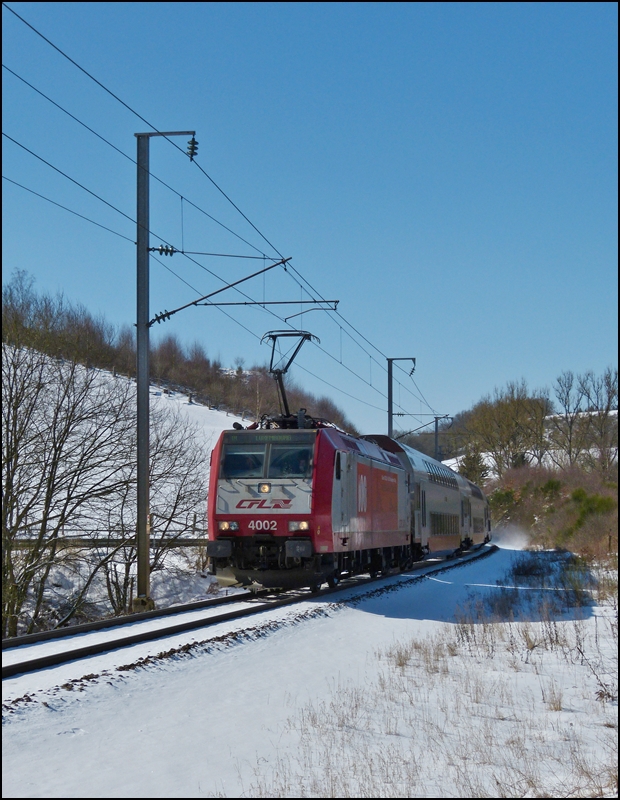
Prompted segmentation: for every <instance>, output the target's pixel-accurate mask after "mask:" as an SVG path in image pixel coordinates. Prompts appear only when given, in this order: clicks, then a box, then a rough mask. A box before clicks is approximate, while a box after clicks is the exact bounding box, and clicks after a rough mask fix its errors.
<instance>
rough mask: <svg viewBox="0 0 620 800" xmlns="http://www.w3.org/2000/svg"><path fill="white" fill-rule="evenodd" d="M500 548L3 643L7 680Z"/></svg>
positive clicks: (445, 566) (427, 570) (443, 566)
mask: <svg viewBox="0 0 620 800" xmlns="http://www.w3.org/2000/svg"><path fill="white" fill-rule="evenodd" d="M496 549H497V548H496V547H494V546H492V547H486V548H484V547H482V546H478V547H477V548H474V549H472V550H470V551H465V552H464V553H463V554H462V555H460V556H454V555H446V556H441V557H435V556H434V557H430V558H427V559H424V560H422V561H419V562H416V564H414V565H413V566H412V568H411V569H409V570H407V571H405V572H395V573H393V574H391V575H382V576H379V577H377V578H368V577H365V576H359V575H356V576H353V577H350V578H344V579H343V580H342V581H341V583H339V584H338V586H336V587H335V588H329V589H328V588H326V589H323V590H322V591H320V592H319V593H311V592H310V591H309V590H308V589H300V590H294V591H288V592H286V593H280V594H274V593H269V592H267V591H261V592H257V593H253V592H239V593H236V594H234V595H228V596H227V597H218V598H212V599H210V600H204V601H198V602H195V603H188V604H185V605H182V606H175V607H173V608H167V609H163V610H161V611H148V612H143V613H139V614H132V615H131V616H129V617H125V618H123V619H122V620H121V619H119V618H114V619H108V620H101V621H98V622H93V623H87V624H84V625H76V626H74V627H71V628H64V629H60V630H55V631H45V632H42V633H36V634H29V635H25V636H19V637H14V638H12V639H5V640H4V641H3V642H2V651H3V653H2V678H3V680H4V679H5V678H9V677H12V676H14V675H19V674H25V673H28V672H36V671H37V670H41V669H45V668H48V667H53V666H56V665H58V664H63V663H66V662H68V661H74V660H78V659H82V658H88V657H90V656H93V655H97V654H101V653H106V652H109V651H111V650H116V649H118V648H122V647H129V646H131V645H135V644H140V643H143V642H149V641H154V640H157V639H162V638H164V637H167V636H171V635H174V634H178V633H183V632H186V631H191V630H197V629H199V628H205V627H208V626H211V625H216V624H218V623H221V622H227V621H230V620H234V619H241V618H243V617H247V616H251V615H254V614H258V613H261V612H264V611H267V610H271V609H274V608H283V607H285V606H289V605H293V604H295V603H299V602H301V601H304V600H305V601H307V600H317V599H318V600H323V599H324V598H326V597H330V596H334V595H338V594H341V593H343V592H346V591H350V590H351V589H355V588H359V587H368V588H369V587H370V586H373V587H374V586H376V585H377V584H381V583H384V584H386V586H389V585H390V584H391V582H392V579H393V578H396V577H398V578H399V579H400V580H401V581H402V580H410V579H411V576H412V575H415V574H416V573H421V574H419V575H417V577H419V578H422V577H424V576H425V575H428V574H430V573H434V572H441V571H445V570H446V569H452V568H453V567H455V566H460V565H462V564H463V563H467V561H471V560H473V559H476V558H480V557H484V556H487V555H490V554H491V553H492V552H494V551H495V550H496ZM222 607H224V610H222Z"/></svg>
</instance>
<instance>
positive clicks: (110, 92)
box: [3, 3, 432, 410]
mask: <svg viewBox="0 0 620 800" xmlns="http://www.w3.org/2000/svg"><path fill="white" fill-rule="evenodd" d="M3 6H5V7H6V8H7V9H8V10H9V11H11V13H12V14H14V15H15V16H16V17H17V18H18V19H20V20H21V21H22V22H23V23H24V24H25V25H27V26H28V27H29V28H30V29H31V30H32V31H33V32H34V33H36V34H37V35H38V36H40V37H41V38H42V39H43V40H44V41H45V42H47V43H48V44H49V45H50V46H51V47H53V48H54V49H55V50H56V51H57V52H58V53H60V54H61V55H62V56H63V57H64V58H66V59H67V60H68V61H70V62H71V63H72V64H73V65H74V66H76V67H77V68H78V69H79V70H80V71H81V72H83V73H84V74H85V75H86V76H87V77H89V78H90V79H91V80H92V81H94V82H95V83H96V84H97V85H98V86H99V87H100V88H102V89H103V90H104V91H105V92H107V93H108V94H109V95H110V96H111V97H113V98H114V99H115V100H117V101H118V102H119V103H121V105H123V106H124V107H125V108H126V109H128V110H129V111H131V113H132V114H134V115H135V116H136V117H138V119H140V120H141V121H142V122H144V123H145V124H146V125H148V126H149V127H150V128H152V129H153V130H154V131H156V132H157V133H161V132H160V131H159V130H158V129H157V128H156V127H155V126H154V125H153V124H152V123H150V122H149V121H148V120H147V119H145V118H144V117H143V116H142V115H141V114H139V113H138V112H137V111H136V110H135V109H133V108H132V107H131V106H129V105H128V104H127V103H125V101H123V100H122V99H121V98H120V97H119V96H118V95H116V94H115V93H114V92H112V91H111V90H110V89H108V88H107V87H106V86H105V85H104V84H103V83H101V81H99V80H97V79H96V78H95V77H94V76H93V75H91V74H90V73H89V72H88V71H87V70H86V69H84V68H83V67H82V66H80V65H79V64H78V63H77V62H76V61H75V60H74V59H72V58H71V57H70V56H69V55H67V54H66V53H65V52H64V51H63V50H61V49H60V48H59V47H58V46H57V45H55V44H54V43H53V42H52V41H50V39H48V38H47V37H46V36H44V35H43V34H42V33H41V32H40V31H38V30H37V29H36V28H35V27H34V26H33V25H31V24H30V23H29V22H27V21H26V20H25V19H24V18H23V17H21V16H20V15H19V14H18V13H17V12H16V11H14V10H13V9H12V8H11V7H10V6H9V5H7V4H6V3H3ZM14 74H15V73H14ZM63 110H64V109H63ZM3 135H6V134H3ZM8 138H9V139H11V141H13V142H15V143H16V144H18V145H19V143H18V142H16V141H15V140H14V139H12V138H11V137H8ZM101 138H102V137H101ZM164 138H166V139H167V141H169V142H170V144H172V145H173V146H174V147H176V148H177V150H179V152H181V153H183V154H184V155H186V153H185V152H184V151H183V150H182V149H181V148H180V147H179V146H178V145H177V144H176V142H174V141H172V140H171V139H169V138H168V137H164ZM19 146H20V147H24V146H23V145H19ZM24 149H25V150H27V151H28V152H30V153H32V151H30V150H28V148H25V147H24ZM115 149H118V148H115ZM119 152H122V151H119ZM32 154H33V155H35V156H36V154H34V153H32ZM36 157H37V158H40V156H36ZM40 160H42V161H44V163H46V164H48V165H49V166H52V165H51V164H49V162H46V161H45V160H44V159H41V158H40ZM191 160H192V161H194V159H191ZM194 163H196V166H197V167H198V168H199V170H200V171H201V172H202V173H203V174H204V175H205V177H206V178H207V179H208V180H209V181H210V182H211V183H212V184H213V186H215V188H216V189H217V190H218V191H219V192H220V193H221V194H222V195H223V196H224V197H225V198H226V200H228V202H229V203H230V204H231V205H232V206H233V207H234V208H235V209H236V211H237V212H238V213H239V214H241V216H242V217H243V218H244V219H245V220H246V222H248V224H249V225H251V227H252V228H253V229H254V230H255V231H256V232H257V233H258V234H259V236H260V237H261V238H262V239H263V240H264V241H265V242H266V243H267V244H268V245H269V246H270V247H271V248H272V249H274V250H275V251H276V253H278V255H280V257H282V254H281V253H280V251H279V250H278V249H277V248H276V247H275V246H274V245H273V244H272V243H271V242H270V241H269V240H268V239H267V238H266V237H265V236H264V234H263V233H262V232H261V231H260V230H259V229H258V228H257V227H256V225H254V223H253V222H252V221H251V220H250V219H249V218H248V217H247V216H246V215H245V214H244V213H243V212H242V211H241V209H240V208H239V207H238V206H237V205H236V204H235V203H234V202H233V201H232V199H231V198H230V197H229V196H228V195H227V194H226V193H225V192H224V190H223V189H222V188H221V187H220V186H219V185H218V184H217V183H216V182H215V181H214V180H213V178H211V176H210V175H209V174H208V173H207V172H206V171H205V170H204V169H203V168H202V166H201V165H200V164H198V163H197V162H195V161H194ZM52 168H53V169H56V170H57V168H56V167H52ZM57 171H58V172H60V173H61V174H63V175H65V177H67V178H69V176H67V175H66V174H65V173H63V172H62V171H61V170H57ZM69 180H72V181H73V182H74V183H76V184H77V185H78V186H81V188H84V189H85V190H86V191H88V192H89V193H90V194H93V195H94V196H95V197H97V198H98V199H99V200H101V201H102V202H104V203H106V205H109V206H110V207H111V208H114V210H116V211H119V213H121V214H123V216H125V217H127V218H128V219H131V218H130V217H128V215H126V214H124V212H121V211H120V210H119V209H116V208H115V207H114V206H112V205H111V204H110V203H108V202H107V201H105V200H103V199H102V198H100V197H98V195H96V194H95V193H94V192H91V191H90V190H89V189H86V187H84V186H82V185H81V184H79V183H78V182H77V181H75V180H74V179H72V178H69ZM168 188H171V187H168ZM172 191H175V190H172ZM203 213H206V212H203ZM207 216H210V215H207ZM218 224H219V223H218ZM224 227H225V226H224ZM230 232H231V233H233V234H234V232H233V231H230ZM234 235H237V234H234ZM240 238H241V237H240ZM246 243H247V244H249V243H248V242H246ZM250 246H251V247H253V249H255V250H257V251H258V248H255V247H254V246H253V245H250ZM258 252H260V251H258ZM191 260H194V259H191ZM195 263H198V262H195ZM198 266H202V265H200V264H198ZM207 271H208V270H207ZM295 273H296V274H297V275H299V277H300V278H301V279H302V280H303V281H304V282H305V283H307V285H308V286H310V288H312V289H313V287H312V286H311V284H310V283H309V282H308V281H307V279H305V278H303V276H301V274H300V273H299V272H297V270H295ZM218 277H219V276H218ZM302 288H303V287H302ZM313 291H315V292H316V290H314V289H313ZM317 294H319V297H320V296H321V295H320V293H317ZM328 313H329V312H328ZM334 313H336V314H337V316H338V317H339V318H340V319H341V320H342V321H343V322H344V323H345V324H346V325H348V326H349V327H350V328H351V329H352V330H353V331H355V333H356V334H357V335H358V336H359V337H360V338H362V339H363V340H364V341H365V342H366V343H367V344H368V345H370V346H371V347H372V348H373V349H374V350H376V351H377V352H378V353H380V354H381V355H382V356H383V357H384V358H387V357H386V356H385V354H383V353H382V352H381V350H379V348H378V347H376V346H375V345H374V344H372V342H370V340H369V339H367V337H365V336H364V335H363V334H362V333H361V332H360V331H359V330H357V328H356V327H355V326H354V325H352V324H351V323H350V322H349V321H348V320H347V319H346V318H345V317H344V316H343V315H342V314H341V313H340V312H338V311H335V312H334ZM274 316H277V315H274ZM290 327H292V326H290ZM358 346H360V347H361V345H358ZM320 349H321V350H323V348H320ZM361 349H362V350H364V348H363V347H362V348H361ZM323 352H325V353H326V354H327V355H329V356H330V357H331V358H334V357H333V356H331V354H329V353H327V351H325V350H323ZM364 352H367V351H364ZM367 355H369V357H370V358H371V362H372V361H373V360H374V361H375V363H377V364H378V363H379V362H377V361H376V359H373V358H372V356H371V355H370V354H369V353H367ZM334 360H335V361H337V362H338V359H335V358H334ZM338 363H341V364H342V362H338ZM342 366H345V368H346V369H348V371H349V372H351V373H352V374H354V375H356V377H358V378H359V379H360V380H362V381H363V382H364V383H366V384H367V385H369V386H370V387H371V388H373V389H375V391H378V390H377V389H376V388H375V387H374V386H372V384H371V383H369V382H368V381H365V380H364V379H363V378H362V377H361V376H360V375H358V374H357V373H355V372H354V371H353V370H351V369H350V368H348V367H346V365H344V364H342ZM379 366H380V367H381V368H383V369H385V368H384V367H383V365H381V364H379ZM399 385H401V384H399ZM414 385H415V386H416V388H417V389H418V391H420V389H419V387H418V386H417V384H415V381H414ZM402 388H405V390H406V387H402ZM379 393H380V394H382V393H381V392H379ZM420 395H422V393H421V392H420ZM383 396H385V395H383ZM422 399H423V402H424V403H425V404H426V405H427V406H428V407H429V408H431V406H430V405H429V403H428V401H427V400H426V399H425V398H424V396H423V395H422ZM399 407H400V406H399ZM431 410H432V409H431Z"/></svg>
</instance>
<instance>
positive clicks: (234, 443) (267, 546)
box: [207, 429, 323, 588]
mask: <svg viewBox="0 0 620 800" xmlns="http://www.w3.org/2000/svg"><path fill="white" fill-rule="evenodd" d="M317 436H318V431H317V430H279V429H275V430H269V429H267V430H255V431H252V430H241V431H225V432H224V433H223V434H222V435H221V436H220V439H219V442H218V444H217V445H216V447H215V449H214V450H213V454H212V457H211V458H212V461H211V478H210V489H209V500H208V521H209V540H210V541H209V543H208V544H207V555H209V556H210V558H211V568H212V571H213V572H214V574H215V575H216V576H217V579H218V582H219V583H220V584H221V585H224V586H230V585H244V586H250V585H252V584H259V585H261V586H265V587H268V588H274V587H278V588H291V587H295V586H308V585H313V584H316V583H320V582H321V580H322V579H323V571H322V570H321V556H317V555H315V552H316V550H315V546H314V545H315V542H314V522H313V516H312V512H313V502H312V489H313V482H314V480H315V474H316V462H317V458H316V456H317V454H316V450H317Z"/></svg>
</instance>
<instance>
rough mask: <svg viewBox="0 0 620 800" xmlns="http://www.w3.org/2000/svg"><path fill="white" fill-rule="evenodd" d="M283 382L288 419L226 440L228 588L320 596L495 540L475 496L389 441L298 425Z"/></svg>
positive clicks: (220, 547)
mask: <svg viewBox="0 0 620 800" xmlns="http://www.w3.org/2000/svg"><path fill="white" fill-rule="evenodd" d="M289 363H290V362H289ZM272 371H274V370H272ZM278 377H279V378H280V382H279V388H280V390H281V395H282V398H283V402H284V409H285V413H284V414H282V415H280V416H279V417H274V418H265V419H264V420H263V421H262V422H261V425H262V427H258V426H257V425H256V424H255V425H254V426H251V428H254V429H245V430H244V429H241V426H239V425H237V427H238V429H236V430H231V431H224V432H223V433H222V434H221V436H220V439H219V441H218V443H217V445H216V447H215V448H214V450H213V452H212V456H211V477H210V488H209V498H208V530H209V539H210V541H209V542H208V545H207V554H208V555H209V556H210V558H211V568H212V571H213V572H214V573H215V574H216V576H217V578H218V581H219V582H220V583H221V584H222V585H229V586H230V585H242V586H251V585H258V586H264V587H267V588H275V587H280V588H285V589H287V588H291V587H298V586H309V587H311V588H312V589H313V590H316V589H317V588H318V587H319V586H320V585H321V584H322V583H323V582H325V581H327V583H328V584H330V585H331V586H333V585H335V584H336V583H337V582H338V581H339V579H340V577H341V576H342V575H345V574H347V575H352V574H356V573H365V572H369V573H370V574H371V575H376V574H378V573H380V572H388V571H390V570H392V569H398V568H400V569H406V568H407V567H409V566H410V565H411V564H412V563H413V561H414V560H418V559H419V558H421V557H422V556H423V555H424V554H425V553H429V552H436V551H438V550H457V549H459V548H462V547H469V546H471V545H472V544H479V543H483V542H485V541H488V540H489V539H490V532H491V524H490V517H489V508H488V502H487V500H486V498H485V497H484V495H483V494H482V492H481V491H480V489H479V488H478V487H477V486H476V485H474V484H473V483H471V482H470V481H468V480H467V479H466V478H464V477H463V476H461V475H459V474H458V473H456V472H453V471H452V470H451V469H448V468H447V467H446V466H445V465H443V464H441V463H440V462H438V461H435V460H434V459H432V458H429V457H428V456H426V455H424V454H423V453H420V452H418V451H417V450H414V449H413V448H411V447H407V446H406V445H404V444H401V443H399V442H398V441H396V440H395V439H391V438H389V437H388V436H383V435H376V436H363V437H360V438H358V437H354V436H351V435H349V434H347V433H345V432H344V431H341V430H339V429H337V428H336V427H334V426H331V425H330V424H329V423H325V422H324V421H322V420H313V419H312V418H310V417H308V416H307V415H306V414H305V412H304V410H303V409H302V410H300V412H299V413H298V414H297V415H291V414H290V413H289V411H288V406H287V404H286V397H285V395H284V390H283V385H282V382H281V374H280V375H279V376H278V375H276V378H278Z"/></svg>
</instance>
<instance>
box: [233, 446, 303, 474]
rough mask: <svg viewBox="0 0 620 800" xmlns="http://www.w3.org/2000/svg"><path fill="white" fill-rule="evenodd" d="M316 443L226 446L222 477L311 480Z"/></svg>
mask: <svg viewBox="0 0 620 800" xmlns="http://www.w3.org/2000/svg"><path fill="white" fill-rule="evenodd" d="M313 449H314V448H313V443H310V442H309V441H301V442H287V443H286V444H279V443H271V442H265V443H264V444H263V443H260V444H259V443H247V444H245V443H243V444H237V443H234V444H233V443H226V444H224V448H223V454H222V462H221V467H220V477H221V478H224V479H227V480H231V479H233V478H271V479H274V478H310V477H312V453H313Z"/></svg>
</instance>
